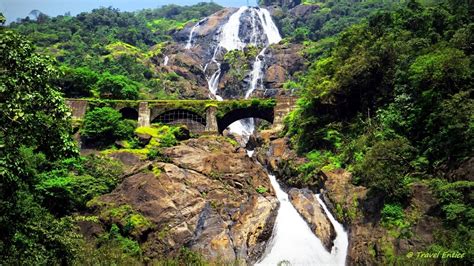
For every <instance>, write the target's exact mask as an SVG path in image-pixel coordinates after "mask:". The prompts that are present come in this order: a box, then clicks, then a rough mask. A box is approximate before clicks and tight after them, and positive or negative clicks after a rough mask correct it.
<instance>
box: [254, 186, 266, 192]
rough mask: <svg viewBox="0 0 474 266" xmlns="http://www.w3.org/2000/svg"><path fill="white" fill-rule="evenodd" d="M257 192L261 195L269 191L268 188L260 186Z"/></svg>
mask: <svg viewBox="0 0 474 266" xmlns="http://www.w3.org/2000/svg"><path fill="white" fill-rule="evenodd" d="M255 190H256V191H257V192H258V193H260V194H263V193H266V192H267V191H268V189H267V188H266V187H263V186H259V187H258V188H256V189H255Z"/></svg>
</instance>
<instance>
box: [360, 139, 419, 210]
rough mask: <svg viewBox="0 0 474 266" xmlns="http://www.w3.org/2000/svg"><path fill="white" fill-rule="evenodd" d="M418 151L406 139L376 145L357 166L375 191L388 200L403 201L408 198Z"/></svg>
mask: <svg viewBox="0 0 474 266" xmlns="http://www.w3.org/2000/svg"><path fill="white" fill-rule="evenodd" d="M415 152H416V150H415V149H414V148H413V147H412V146H411V145H410V143H409V142H408V141H407V140H406V139H402V138H399V139H394V140H387V141H380V142H377V143H376V144H375V145H374V146H373V147H372V148H371V149H370V150H369V152H367V154H366V156H365V158H364V160H363V161H362V162H361V164H360V165H358V166H357V167H356V171H357V175H359V176H360V177H361V178H362V182H364V183H365V184H366V185H367V186H368V187H369V188H370V189H371V191H372V192H375V193H381V194H382V195H384V196H385V197H386V198H387V199H389V200H394V201H400V202H403V200H404V199H405V197H406V196H407V195H408V191H409V190H408V187H407V185H408V183H407V181H408V179H407V177H408V174H409V173H410V172H411V171H413V169H412V166H411V162H412V160H413V159H414V154H415Z"/></svg>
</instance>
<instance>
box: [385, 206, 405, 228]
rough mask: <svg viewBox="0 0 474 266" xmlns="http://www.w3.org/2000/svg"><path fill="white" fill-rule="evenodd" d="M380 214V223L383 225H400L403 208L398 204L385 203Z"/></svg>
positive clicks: (402, 219)
mask: <svg viewBox="0 0 474 266" xmlns="http://www.w3.org/2000/svg"><path fill="white" fill-rule="evenodd" d="M381 216H382V224H383V225H385V226H390V225H395V226H401V225H402V224H403V222H404V219H405V214H404V212H403V208H402V207H401V206H400V205H399V204H385V205H384V206H383V209H382V212H381Z"/></svg>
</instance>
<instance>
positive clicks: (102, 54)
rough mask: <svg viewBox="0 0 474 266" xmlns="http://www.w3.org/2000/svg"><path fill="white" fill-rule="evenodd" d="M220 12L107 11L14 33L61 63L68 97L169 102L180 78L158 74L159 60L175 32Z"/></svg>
mask: <svg viewBox="0 0 474 266" xmlns="http://www.w3.org/2000/svg"><path fill="white" fill-rule="evenodd" d="M220 9H222V7H221V6H219V5H217V4H214V3H201V4H197V5H194V6H190V7H181V6H178V5H168V6H165V7H162V8H159V9H144V10H141V11H139V12H121V11H119V10H118V9H115V8H112V7H108V8H99V9H94V10H92V11H91V12H84V13H81V14H79V15H77V16H75V17H71V16H58V17H54V18H50V17H48V16H46V15H44V14H42V15H40V16H39V17H38V19H36V20H30V19H29V18H28V17H27V18H26V19H23V20H21V21H20V22H18V23H12V24H11V25H10V28H12V29H15V30H16V31H17V32H19V33H20V34H23V35H25V36H28V38H29V39H30V40H31V41H32V42H33V43H34V44H35V45H36V46H37V47H38V52H40V53H42V54H46V55H49V56H52V57H54V58H56V60H57V62H58V63H59V64H60V76H59V77H58V79H57V80H56V81H55V84H56V85H57V86H59V87H60V88H62V91H63V92H64V93H65V96H66V97H101V98H116V99H137V98H141V99H153V98H161V99H163V98H165V99H166V98H176V97H178V96H177V95H170V94H169V93H166V91H165V89H164V88H165V87H166V86H167V85H169V83H170V81H172V80H173V79H174V78H175V77H174V76H173V75H168V74H166V73H161V72H158V71H157V70H156V69H155V68H154V67H153V65H154V62H155V61H154V60H156V59H155V58H156V57H157V56H160V55H161V50H162V49H163V47H164V46H166V44H167V43H168V42H169V41H171V40H172V37H171V35H172V33H173V32H175V31H177V30H180V29H182V28H183V27H184V26H185V25H186V24H188V23H191V22H196V21H198V20H199V19H202V18H203V17H206V16H209V15H211V14H213V13H215V12H216V11H218V10H220ZM169 86H171V85H169Z"/></svg>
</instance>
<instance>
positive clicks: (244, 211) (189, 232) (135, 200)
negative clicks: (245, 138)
mask: <svg viewBox="0 0 474 266" xmlns="http://www.w3.org/2000/svg"><path fill="white" fill-rule="evenodd" d="M163 153H164V155H165V156H167V157H168V158H169V160H167V162H166V163H165V162H153V163H151V162H150V163H149V164H148V165H144V166H143V167H142V168H140V169H141V170H142V171H137V172H136V173H135V174H132V175H130V176H129V177H127V178H126V179H125V180H124V181H123V183H122V184H121V185H120V186H119V187H117V189H115V190H114V191H113V192H112V193H110V194H107V195H104V196H101V197H100V198H98V199H97V200H95V202H93V203H92V204H90V206H91V207H92V208H93V209H94V212H95V213H96V214H97V215H98V216H99V217H100V219H101V221H102V223H103V224H104V225H106V227H107V226H110V225H111V224H112V223H114V224H118V225H119V227H121V228H125V227H126V226H127V222H126V221H125V220H126V219H125V220H124V219H123V217H120V216H119V217H117V216H114V215H111V214H113V213H115V214H116V213H120V212H118V211H113V209H114V208H115V209H116V208H121V209H123V208H125V207H123V206H126V208H125V209H126V210H128V213H129V215H136V217H140V216H142V217H143V218H142V219H141V220H142V221H144V222H142V223H141V224H142V226H138V228H137V229H136V230H135V229H134V230H132V231H131V232H132V233H133V234H132V237H134V238H135V239H137V240H138V241H139V242H140V243H141V246H142V249H143V251H144V255H145V256H147V257H150V258H160V257H163V256H170V255H172V254H176V253H177V252H178V251H179V249H180V248H181V247H183V246H186V247H189V248H190V249H191V250H194V251H197V252H199V253H201V254H203V256H204V257H205V258H206V259H208V260H219V261H221V262H222V261H224V262H234V261H235V260H241V261H246V262H247V263H252V262H255V261H256V260H257V259H258V258H259V257H260V256H261V254H262V252H263V251H264V247H265V244H266V241H267V240H268V239H269V238H270V236H271V231H272V228H273V223H274V219H275V215H276V210H277V206H278V200H277V199H276V198H275V196H274V191H273V190H272V187H271V184H270V181H269V179H268V176H267V174H266V172H265V170H264V169H263V167H262V166H261V165H260V164H258V163H257V162H255V161H254V160H252V159H251V158H249V157H248V156H247V155H246V153H245V152H244V151H241V150H240V149H237V147H236V146H233V145H232V144H231V143H230V142H229V141H228V140H227V139H226V138H224V137H216V136H205V137H201V138H199V139H190V140H188V141H184V142H183V143H182V144H181V145H179V146H175V147H170V148H167V149H165V150H164V151H163ZM258 187H265V188H267V192H264V193H259V192H257V191H256V188H258Z"/></svg>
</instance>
